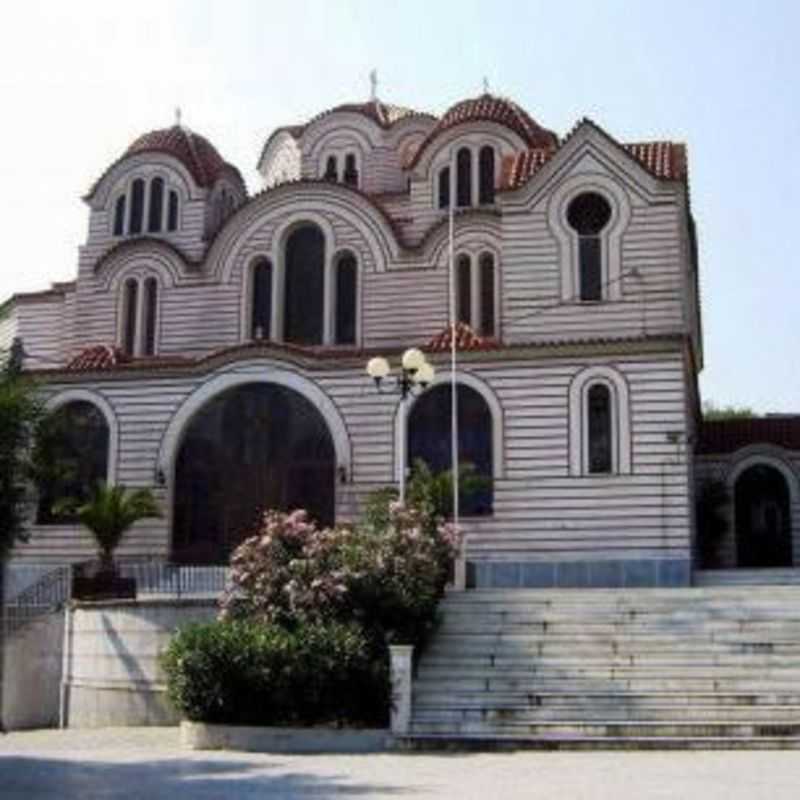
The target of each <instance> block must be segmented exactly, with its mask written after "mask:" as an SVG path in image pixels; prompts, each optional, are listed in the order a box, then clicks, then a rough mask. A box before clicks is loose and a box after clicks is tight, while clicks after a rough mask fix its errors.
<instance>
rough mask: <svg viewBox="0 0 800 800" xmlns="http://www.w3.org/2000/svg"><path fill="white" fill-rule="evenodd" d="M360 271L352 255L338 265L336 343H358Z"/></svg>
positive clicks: (341, 258) (346, 256)
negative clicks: (357, 323) (357, 314)
mask: <svg viewBox="0 0 800 800" xmlns="http://www.w3.org/2000/svg"><path fill="white" fill-rule="evenodd" d="M357 288H358V269H357V266H356V259H355V256H353V255H352V253H345V254H344V255H342V256H341V257H340V258H339V260H338V262H337V263H336V343H337V344H355V343H356V297H357Z"/></svg>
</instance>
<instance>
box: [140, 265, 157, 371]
mask: <svg viewBox="0 0 800 800" xmlns="http://www.w3.org/2000/svg"><path fill="white" fill-rule="evenodd" d="M157 322H158V281H157V280H156V279H155V278H148V279H147V280H146V281H145V282H144V342H143V343H142V355H145V356H152V355H154V354H155V352H156V324H157Z"/></svg>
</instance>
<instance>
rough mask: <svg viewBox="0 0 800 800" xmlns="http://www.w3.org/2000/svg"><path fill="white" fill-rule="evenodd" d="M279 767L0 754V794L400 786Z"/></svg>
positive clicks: (319, 799) (16, 797)
mask: <svg viewBox="0 0 800 800" xmlns="http://www.w3.org/2000/svg"><path fill="white" fill-rule="evenodd" d="M294 766H295V771H292V772H286V771H283V769H282V767H283V765H282V764H281V763H280V762H277V761H272V760H267V759H265V760H264V761H261V762H248V761H244V760H236V761H220V760H217V761H213V760H191V759H165V760H160V761H140V762H136V763H119V762H102V761H89V760H86V761H78V760H74V761H72V760H66V759H64V760H61V759H53V758H36V757H32V756H16V755H15V756H5V757H0V797H2V798H3V800H39V798H53V797H58V798H60V800H107V799H108V798H126V800H137V799H138V798H143V799H144V800H183V798H193V800H210V798H215V800H216V799H217V798H219V799H220V800H222V799H223V798H233V797H235V798H237V800H239V798H243V799H246V798H251V797H252V798H255V797H258V798H265V797H268V798H270V800H278V799H279V798H313V799H314V800H324V798H328V797H337V798H342V797H391V796H394V795H401V794H403V793H405V789H404V788H403V787H402V786H385V785H378V784H372V783H364V782H361V783H355V782H352V781H350V780H348V778H347V776H346V775H344V774H342V775H334V776H326V777H319V776H314V775H306V774H303V773H301V772H298V771H296V766H297V765H296V764H295V765H294Z"/></svg>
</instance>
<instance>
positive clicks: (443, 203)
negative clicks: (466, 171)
mask: <svg viewBox="0 0 800 800" xmlns="http://www.w3.org/2000/svg"><path fill="white" fill-rule="evenodd" d="M439 208H450V167H445V168H444V169H442V170H440V171H439Z"/></svg>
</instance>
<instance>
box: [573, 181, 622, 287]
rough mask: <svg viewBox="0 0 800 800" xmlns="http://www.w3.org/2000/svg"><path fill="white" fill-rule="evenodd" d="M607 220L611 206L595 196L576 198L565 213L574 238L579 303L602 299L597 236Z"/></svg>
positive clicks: (609, 216)
mask: <svg viewBox="0 0 800 800" xmlns="http://www.w3.org/2000/svg"><path fill="white" fill-rule="evenodd" d="M610 219H611V206H610V205H609V204H608V201H607V200H606V199H605V198H604V197H603V196H602V195H600V194H597V192H584V193H583V194H580V195H578V196H577V197H576V198H575V199H574V200H573V201H572V202H571V203H570V204H569V207H568V209H567V222H568V223H569V225H570V227H571V228H572V229H573V230H574V231H575V233H576V234H577V237H578V278H579V283H580V292H579V295H580V299H581V300H602V299H603V245H602V238H601V236H600V234H601V232H602V230H603V228H605V226H606V225H607V224H608V222H609V220H610Z"/></svg>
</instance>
